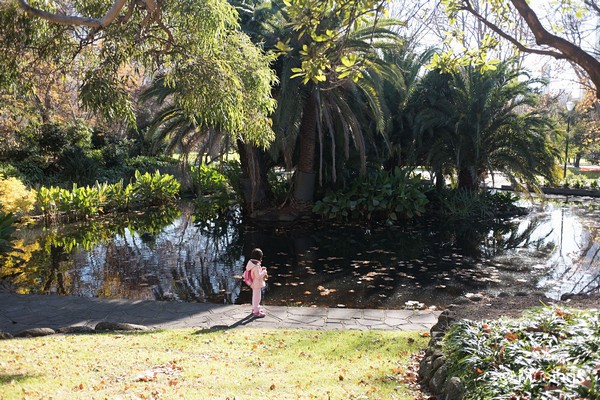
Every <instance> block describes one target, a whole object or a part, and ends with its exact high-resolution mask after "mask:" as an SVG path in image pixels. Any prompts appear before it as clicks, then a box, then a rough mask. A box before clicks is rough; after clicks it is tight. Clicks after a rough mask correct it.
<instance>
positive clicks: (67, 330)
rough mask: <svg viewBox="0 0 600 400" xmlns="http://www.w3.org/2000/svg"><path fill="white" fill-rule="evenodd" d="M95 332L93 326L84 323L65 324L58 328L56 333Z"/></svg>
mask: <svg viewBox="0 0 600 400" xmlns="http://www.w3.org/2000/svg"><path fill="white" fill-rule="evenodd" d="M94 332H96V331H95V330H94V328H92V327H90V326H85V325H78V326H65V327H63V328H58V329H57V330H56V333H84V334H85V333H94Z"/></svg>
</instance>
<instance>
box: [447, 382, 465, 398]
mask: <svg viewBox="0 0 600 400" xmlns="http://www.w3.org/2000/svg"><path fill="white" fill-rule="evenodd" d="M444 392H445V393H446V398H445V399H446V400H462V398H463V396H464V395H465V387H464V386H463V384H462V382H461V381H460V378H458V377H456V376H453V377H451V378H449V379H448V380H446V387H445V390H444Z"/></svg>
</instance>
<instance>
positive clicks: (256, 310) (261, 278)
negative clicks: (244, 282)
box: [246, 248, 267, 318]
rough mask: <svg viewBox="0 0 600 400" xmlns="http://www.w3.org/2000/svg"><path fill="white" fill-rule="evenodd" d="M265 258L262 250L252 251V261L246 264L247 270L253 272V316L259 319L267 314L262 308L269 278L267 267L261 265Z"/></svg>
mask: <svg viewBox="0 0 600 400" xmlns="http://www.w3.org/2000/svg"><path fill="white" fill-rule="evenodd" d="M262 258H263V252H262V250H261V249H258V248H257V249H254V250H252V254H251V255H250V261H248V263H247V264H246V270H252V272H251V273H252V285H251V286H250V287H251V288H252V315H254V316H255V317H257V318H262V317H264V316H265V312H264V311H263V310H262V309H261V308H260V301H261V298H262V289H263V288H264V287H265V286H267V284H266V283H265V279H266V277H267V267H263V266H261V265H260V263H261V262H262Z"/></svg>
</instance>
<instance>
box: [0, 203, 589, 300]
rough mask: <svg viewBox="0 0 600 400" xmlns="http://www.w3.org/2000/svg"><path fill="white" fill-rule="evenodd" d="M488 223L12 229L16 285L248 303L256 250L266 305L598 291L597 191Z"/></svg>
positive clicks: (130, 222)
mask: <svg viewBox="0 0 600 400" xmlns="http://www.w3.org/2000/svg"><path fill="white" fill-rule="evenodd" d="M527 206H528V207H529V209H530V212H529V213H528V215H526V216H522V217H518V218H514V219H512V220H509V221H504V222H503V223H501V224H496V225H493V226H486V227H482V226H478V225H477V224H473V223H470V224H464V223H463V224H458V223H457V224H443V223H440V222H435V223H433V222H432V223H419V224H416V225H410V226H408V225H407V226H401V227H393V228H387V227H386V228H367V227H360V226H354V227H348V226H322V225H319V224H309V225H290V226H262V225H255V224H250V223H245V222H244V221H243V220H242V219H241V217H239V216H237V217H234V218H232V219H231V220H230V221H228V222H222V223H220V224H214V223H198V222H197V221H196V218H195V217H194V213H193V207H192V206H191V205H189V204H183V205H182V206H181V209H180V210H171V211H169V212H166V213H162V214H153V215H138V216H135V215H134V216H128V217H123V218H120V219H119V221H114V222H104V223H94V224H89V223H88V224H71V225H63V226H53V227H50V228H45V227H41V226H38V227H30V228H26V229H20V230H19V231H18V232H17V236H18V242H17V244H18V245H19V247H20V248H21V249H22V250H23V253H21V254H20V256H21V258H22V259H23V260H24V263H23V264H21V265H20V266H15V265H12V264H8V265H4V266H3V267H2V268H1V269H0V274H1V275H0V279H2V280H4V281H5V282H6V281H8V282H10V284H11V285H12V286H13V287H16V288H17V290H18V292H20V293H44V294H60V295H73V296H93V297H106V298H127V299H156V300H172V301H185V302H211V303H247V302H249V301H250V292H249V290H248V289H247V288H246V287H244V284H243V283H242V281H241V280H240V275H241V272H242V267H243V265H244V260H245V257H246V256H247V255H249V253H250V251H251V250H252V248H254V247H260V248H262V249H263V251H264V254H265V258H264V260H263V264H264V265H266V266H267V267H268V269H269V275H270V278H269V280H268V288H267V291H266V293H265V295H264V297H263V299H264V303H265V304H267V305H269V304H271V305H273V304H274V305H303V306H312V305H315V306H328V307H359V308H362V307H369V308H403V307H405V306H406V305H407V304H408V305H410V304H414V303H411V302H417V303H422V304H423V305H425V306H436V307H444V306H445V305H447V304H449V303H450V302H451V301H452V299H454V298H455V297H456V296H459V295H465V294H469V293H483V294H488V295H499V294H501V293H509V294H514V293H518V292H531V291H535V292H543V293H545V294H547V295H548V296H550V297H553V298H560V296H561V295H563V294H566V293H589V292H598V291H599V290H600V200H598V199H590V198H576V199H572V198H569V199H565V198H554V199H551V200H550V201H548V202H545V203H543V204H542V203H539V202H536V203H531V204H527Z"/></svg>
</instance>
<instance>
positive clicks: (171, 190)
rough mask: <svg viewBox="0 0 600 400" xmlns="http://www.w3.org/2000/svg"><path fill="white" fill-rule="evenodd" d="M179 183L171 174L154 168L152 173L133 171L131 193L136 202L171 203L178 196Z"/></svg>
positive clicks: (155, 204)
mask: <svg viewBox="0 0 600 400" xmlns="http://www.w3.org/2000/svg"><path fill="white" fill-rule="evenodd" d="M179 188H180V184H179V182H177V180H176V179H175V177H174V176H173V175H169V174H164V175H161V173H160V172H159V171H158V170H156V172H154V174H150V173H149V172H146V173H144V174H142V173H140V172H139V171H135V182H134V183H133V184H132V189H131V191H132V195H133V198H134V199H135V201H136V202H138V203H141V204H144V205H150V206H162V205H167V204H171V203H173V202H174V201H175V200H176V199H177V197H178V196H179Z"/></svg>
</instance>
